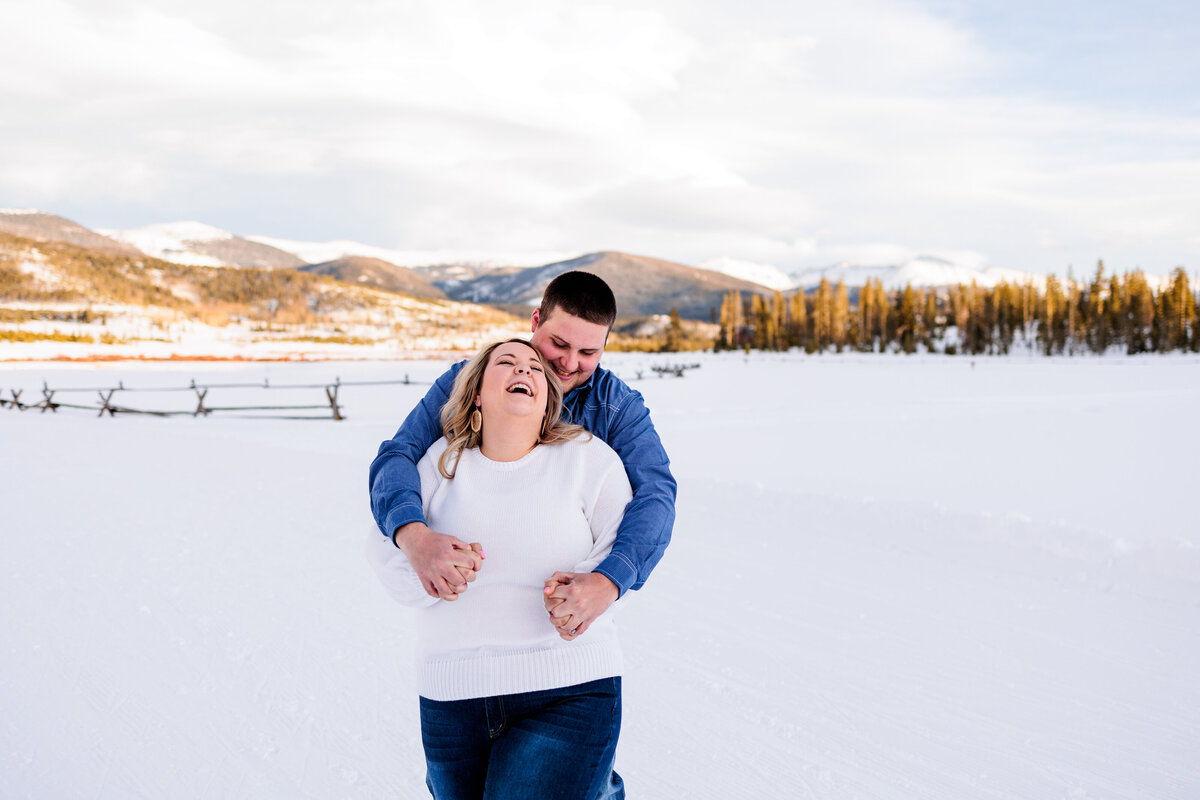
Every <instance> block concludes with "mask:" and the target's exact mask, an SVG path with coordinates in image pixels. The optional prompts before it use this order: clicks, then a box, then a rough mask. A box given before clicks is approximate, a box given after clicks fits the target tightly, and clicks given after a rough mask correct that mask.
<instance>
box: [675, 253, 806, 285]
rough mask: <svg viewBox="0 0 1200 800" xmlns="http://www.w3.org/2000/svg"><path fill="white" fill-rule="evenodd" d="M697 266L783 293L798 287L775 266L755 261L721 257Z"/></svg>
mask: <svg viewBox="0 0 1200 800" xmlns="http://www.w3.org/2000/svg"><path fill="white" fill-rule="evenodd" d="M697 266H698V267H699V268H700V269H707V270H712V271H713V272H721V273H724V274H725V275H729V276H732V277H734V278H740V279H742V280H744V281H750V282H751V283H757V284H758V285H759V286H766V287H767V288H768V289H778V290H779V291H781V292H785V291H787V290H789V289H794V288H795V286H796V284H795V282H794V281H793V280H792V279H791V278H790V277H788V275H787V274H786V273H785V272H784V271H783V270H781V269H780V268H779V267H776V266H775V265H773V264H759V263H757V262H755V261H745V260H742V259H738V258H731V257H729V256H719V257H717V258H710V259H708V260H706V261H703V262H701V263H700V264H698V265H697Z"/></svg>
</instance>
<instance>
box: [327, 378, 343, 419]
mask: <svg viewBox="0 0 1200 800" xmlns="http://www.w3.org/2000/svg"><path fill="white" fill-rule="evenodd" d="M341 383H342V379H341V378H338V380H337V383H333V384H330V385H329V386H326V387H325V396H326V397H328V398H329V407H330V408H331V409H333V418H334V419H335V420H340V419H342V410H341V408H339V407H338V402H337V395H338V387H339V386H340V385H341Z"/></svg>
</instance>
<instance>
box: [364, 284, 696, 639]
mask: <svg viewBox="0 0 1200 800" xmlns="http://www.w3.org/2000/svg"><path fill="white" fill-rule="evenodd" d="M616 316H617V308H616V300H615V298H614V297H613V294H612V290H611V289H610V288H609V287H608V284H606V283H605V282H604V281H603V280H602V279H600V278H599V277H597V276H595V275H592V274H591V273H587V272H579V271H572V272H565V273H563V274H562V275H559V276H558V277H557V278H555V279H554V280H553V281H551V282H550V284H549V285H548V286H547V287H546V291H545V293H544V294H543V296H542V303H541V305H540V306H539V307H538V308H537V309H535V310H534V312H533V316H532V331H533V335H532V336H531V337H530V344H532V345H533V346H534V347H535V348H537V350H538V351H539V352H540V353H541V354H542V355H543V356H544V357H545V358H546V360H547V361H548V362H549V363H550V365H551V368H552V369H554V371H555V373H556V374H557V375H558V378H559V380H560V381H561V382H562V385H563V395H564V397H563V406H564V409H565V416H566V417H567V418H568V419H570V421H572V422H574V423H576V424H579V425H582V426H583V427H584V428H586V429H587V430H589V431H590V432H591V433H592V434H593V435H595V436H597V437H599V438H600V439H601V440H603V441H604V442H605V443H607V444H608V446H609V447H611V448H612V449H613V450H615V451H616V452H617V455H619V456H620V457H621V461H622V462H623V463H624V465H625V471H626V473H627V474H628V476H629V482H630V484H632V486H633V499H632V500H631V501H630V503H629V505H628V507H627V508H626V510H625V517H624V519H623V521H622V522H621V527H620V529H619V530H618V531H617V539H616V542H615V543H614V544H613V549H612V552H611V553H610V554H609V556H608V557H607V558H605V559H604V561H602V562H601V563H600V564H599V565H598V566H597V567H596V569H595V570H594V571H592V572H590V573H587V574H580V573H564V572H557V573H555V574H554V575H553V576H551V578H550V579H549V580H547V581H546V588H545V601H546V608H547V610H548V611H549V612H550V617H551V620H552V621H553V622H554V624H555V625H556V626H557V627H558V629H559V635H560V636H562V637H563V638H564V639H573V638H575V637H576V636H580V635H583V633H585V632H586V631H587V629H588V626H590V625H591V623H592V622H593V621H594V620H595V619H597V618H598V617H599V616H600V615H601V614H603V613H604V612H605V611H606V610H607V609H608V607H609V606H610V605H612V603H613V602H615V601H616V600H617V598H618V597H620V596H621V595H623V594H624V593H625V592H626V591H627V590H629V589H631V588H632V589H639V588H641V586H642V585H643V584H644V583H645V582H646V579H647V578H648V577H649V575H650V571H651V570H652V569H654V566H655V565H656V564H657V563H658V561H659V559H660V558H662V554H663V551H664V550H666V547H667V544H668V542H670V539H671V527H672V525H673V524H674V522H675V492H676V486H675V479H674V478H673V477H672V476H671V471H670V462H669V461H668V459H667V454H666V452H665V451H664V450H663V447H662V442H661V441H660V440H659V438H658V433H657V432H656V431H655V429H654V423H652V422H651V421H650V414H649V412H648V411H647V410H646V406H645V404H644V403H643V402H642V396H641V394H639V393H638V392H636V391H634V390H633V389H631V388H629V386H628V385H627V384H625V383H624V382H623V381H622V380H621V379H620V378H618V377H616V376H615V375H613V374H612V373H611V372H609V371H608V370H606V369H603V368H602V367H600V366H599V364H600V356H601V355H602V354H603V352H604V346H605V344H606V343H607V341H608V334H609V331H610V330H611V329H612V325H613V322H614V321H615V320H616ZM464 363H466V362H460V363H459V364H456V365H454V366H453V367H451V368H450V369H449V370H448V371H447V372H446V373H444V374H443V375H442V376H441V377H440V378H438V380H437V381H436V382H435V383H434V385H433V388H431V389H430V390H429V392H428V393H427V394H426V395H425V397H424V398H423V399H422V400H421V402H420V403H418V404H417V406H416V408H414V409H413V410H412V412H411V413H410V414H409V415H408V417H407V418H406V419H405V420H404V423H403V424H402V425H401V426H400V429H399V430H398V431H397V432H396V435H395V436H394V437H393V438H392V439H390V440H389V441H386V442H384V443H383V444H382V445H380V447H379V453H378V455H377V456H376V457H375V460H374V462H372V464H371V472H370V484H371V510H372V512H373V513H374V515H375V522H376V524H378V525H379V529H380V531H382V532H383V534H384V535H385V536H390V537H391V538H392V541H393V542H394V543H395V545H396V546H397V547H399V548H400V549H401V550H403V551H404V554H405V556H406V557H407V558H408V560H409V562H410V563H411V564H412V565H413V568H414V569H415V570H416V572H417V574H418V575H419V576H420V578H421V582H422V583H423V584H424V586H425V591H426V592H428V593H429V594H430V595H431V596H433V597H441V598H442V599H445V600H454V599H456V598H457V597H458V595H459V594H460V593H462V592H464V591H466V589H467V584H468V583H469V582H470V581H473V580H474V579H475V573H476V572H477V571H478V570H479V569H481V568H482V566H483V560H484V558H485V554H484V553H483V550H482V548H481V547H480V546H479V545H478V544H470V543H467V542H464V541H462V540H460V539H458V538H456V537H454V536H448V535H446V534H442V533H439V532H437V531H434V530H431V529H430V528H429V527H428V526H427V525H426V524H425V519H424V516H423V514H422V511H421V495H420V486H421V484H420V479H419V478H418V476H417V467H416V465H417V462H418V461H420V460H421V457H422V456H423V455H424V454H425V451H426V450H428V449H429V447H430V445H432V444H433V443H434V442H435V441H437V440H438V438H440V437H441V435H442V427H441V419H440V415H441V410H442V405H443V404H444V403H445V402H446V398H447V397H448V396H449V394H450V388H451V387H452V386H453V384H454V378H455V376H456V375H457V374H458V371H459V370H460V369H461V368H462V366H463V364H464Z"/></svg>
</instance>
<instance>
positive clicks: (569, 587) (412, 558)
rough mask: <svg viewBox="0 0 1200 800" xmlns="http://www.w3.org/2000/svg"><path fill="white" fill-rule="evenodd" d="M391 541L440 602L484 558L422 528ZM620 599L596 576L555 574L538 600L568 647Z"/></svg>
mask: <svg viewBox="0 0 1200 800" xmlns="http://www.w3.org/2000/svg"><path fill="white" fill-rule="evenodd" d="M393 541H395V543H396V546H397V547H399V548H400V549H401V550H403V551H404V555H405V556H406V557H407V558H408V561H409V563H410V564H412V566H413V569H414V570H416V573H417V577H419V578H420V580H421V585H422V586H423V587H424V588H425V591H426V592H427V593H428V594H429V596H430V597H439V598H441V599H442V600H449V601H453V600H457V599H458V596H459V595H460V594H462V593H463V592H465V591H466V590H467V585H468V584H470V583H471V582H473V581H474V580H475V578H476V575H477V574H478V572H479V570H480V569H481V568H482V567H483V560H484V559H485V558H487V556H486V555H485V554H484V552H483V545H481V544H479V543H478V542H471V543H467V542H464V541H463V540H461V539H459V538H458V537H456V536H450V535H448V534H444V533H438V532H437V531H435V530H432V529H431V528H430V527H429V526H428V525H426V524H425V523H423V522H410V523H409V524H407V525H404V526H401V527H400V528H398V529H397V530H396V533H395V536H394V537H393ZM619 594H620V593H619V592H618V591H617V587H616V584H614V583H613V582H612V581H610V580H609V579H608V578H606V577H605V576H604V575H602V574H600V573H599V572H556V573H554V574H553V575H551V576H550V577H549V578H547V579H546V583H545V586H544V588H543V590H542V600H543V602H544V604H545V606H546V612H547V613H548V614H549V616H550V623H551V624H552V625H554V627H555V628H556V629H557V631H558V635H559V636H560V637H561V638H562V639H564V640H566V641H568V642H569V641H572V640H574V639H577V638H579V637H580V636H582V635H583V634H584V633H586V632H587V629H588V628H590V627H591V625H592V623H593V622H595V621H596V620H597V619H598V618H599V617H600V615H601V614H603V613H604V612H605V611H607V610H608V607H609V606H611V605H612V604H613V603H614V602H616V599H617V596H618V595H619Z"/></svg>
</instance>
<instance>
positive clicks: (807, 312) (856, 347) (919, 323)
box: [714, 262, 1200, 355]
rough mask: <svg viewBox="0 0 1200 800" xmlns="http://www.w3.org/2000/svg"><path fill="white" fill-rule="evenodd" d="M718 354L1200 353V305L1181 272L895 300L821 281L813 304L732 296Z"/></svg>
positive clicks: (724, 308)
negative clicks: (1156, 284)
mask: <svg viewBox="0 0 1200 800" xmlns="http://www.w3.org/2000/svg"><path fill="white" fill-rule="evenodd" d="M714 316H716V317H717V319H716V320H714V321H717V322H718V323H719V333H718V334H717V341H716V343H715V345H714V347H715V349H717V350H730V349H747V350H750V349H753V350H788V349H791V348H793V347H796V348H803V349H804V350H805V351H806V352H809V353H819V352H825V351H827V350H835V351H837V352H843V351H861V352H901V353H917V352H935V353H946V354H948V355H953V354H957V353H963V354H969V355H983V354H1005V353H1009V352H1011V351H1012V350H1013V349H1014V348H1015V347H1023V348H1025V349H1028V350H1034V349H1036V350H1037V351H1038V352H1041V353H1044V354H1046V355H1055V354H1068V355H1074V354H1083V353H1107V352H1114V351H1116V352H1125V353H1130V354H1136V353H1166V352H1171V351H1177V350H1179V351H1191V352H1200V324H1198V322H1197V320H1198V318H1200V295H1198V294H1197V293H1196V291H1195V290H1194V289H1193V287H1192V286H1191V285H1190V284H1189V281H1188V277H1187V273H1186V272H1185V271H1184V270H1183V268H1182V267H1180V268H1177V269H1176V270H1175V271H1174V272H1173V273H1172V274H1171V276H1170V279H1169V280H1168V282H1167V284H1166V285H1165V286H1164V287H1163V288H1162V289H1161V290H1159V291H1155V290H1154V289H1153V288H1152V287H1151V285H1150V283H1148V282H1147V280H1146V277H1145V275H1144V274H1142V273H1141V272H1131V273H1126V274H1124V275H1115V274H1114V275H1111V276H1106V275H1105V270H1104V262H1100V263H1099V264H1098V265H1097V268H1096V273H1095V276H1094V277H1093V278H1092V280H1091V281H1090V282H1087V283H1082V282H1079V281H1076V280H1073V279H1070V278H1068V279H1067V280H1066V281H1065V282H1064V281H1060V280H1059V279H1058V278H1056V277H1055V276H1053V275H1051V276H1049V277H1047V278H1046V279H1045V283H1044V285H1043V286H1035V284H1034V283H1033V282H1032V281H1030V282H1027V283H1024V284H1013V283H1004V282H1001V283H998V284H996V285H995V286H994V287H980V286H978V285H976V284H974V283H972V284H971V285H969V286H965V285H958V286H953V287H950V288H948V289H946V288H942V289H936V290H934V289H930V290H926V289H919V288H917V289H914V288H913V287H912V286H906V287H905V288H904V289H902V290H893V291H887V290H885V289H884V288H883V284H882V282H881V281H879V280H878V279H873V280H869V281H868V282H867V284H866V285H865V286H864V287H862V288H861V289H859V290H858V291H857V293H856V296H855V297H851V292H850V291H849V290H848V289H847V287H846V285H845V283H844V282H841V281H839V282H838V283H837V284H836V285H830V283H829V281H828V280H827V279H826V280H822V281H821V284H820V285H819V286H818V287H817V289H816V290H815V291H813V292H812V293H811V294H806V293H805V292H803V291H797V292H794V293H791V294H785V293H783V292H776V293H775V294H774V296H764V295H761V294H751V295H743V294H741V293H738V292H730V293H729V294H727V295H726V296H725V298H724V300H723V301H722V304H721V309H720V312H719V314H714Z"/></svg>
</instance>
